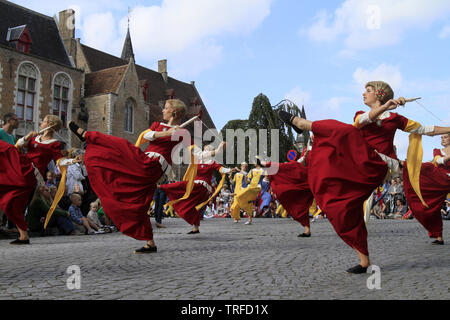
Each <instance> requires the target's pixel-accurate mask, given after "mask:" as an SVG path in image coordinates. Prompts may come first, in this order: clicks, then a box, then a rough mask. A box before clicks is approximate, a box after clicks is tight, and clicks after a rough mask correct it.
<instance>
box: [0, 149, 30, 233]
mask: <svg viewBox="0 0 450 320" xmlns="http://www.w3.org/2000/svg"><path fill="white" fill-rule="evenodd" d="M36 182H37V181H36V177H35V175H34V168H33V166H32V165H31V162H30V161H29V160H28V159H27V158H26V156H25V155H24V154H22V153H20V152H19V150H17V148H16V147H15V146H13V145H11V144H9V143H6V142H4V141H2V140H0V209H2V211H3V212H4V213H5V214H6V216H7V217H8V218H9V219H10V220H11V221H12V222H13V223H14V224H15V225H16V226H17V227H19V228H20V229H21V230H27V229H28V224H27V223H26V221H25V216H24V211H25V208H26V206H27V203H28V199H29V198H30V196H31V193H32V192H33V190H34V187H35V185H36Z"/></svg>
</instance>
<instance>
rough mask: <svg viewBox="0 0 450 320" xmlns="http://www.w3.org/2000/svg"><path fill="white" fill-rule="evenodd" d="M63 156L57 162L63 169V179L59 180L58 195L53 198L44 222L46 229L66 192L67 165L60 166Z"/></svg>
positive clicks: (60, 168) (61, 169)
mask: <svg viewBox="0 0 450 320" xmlns="http://www.w3.org/2000/svg"><path fill="white" fill-rule="evenodd" d="M62 159H63V158H61V159H59V160H58V161H57V162H56V164H57V165H58V167H59V170H60V171H61V181H60V182H59V186H58V190H57V191H56V195H55V199H53V203H52V205H51V207H50V209H49V210H48V212H47V217H46V218H45V223H44V229H46V228H47V225H48V223H49V221H50V218H51V217H52V215H53V212H54V211H55V208H56V206H57V205H58V203H59V201H60V200H61V198H62V197H63V196H64V192H65V191H66V175H67V166H60V165H59V162H60V161H61V160H62Z"/></svg>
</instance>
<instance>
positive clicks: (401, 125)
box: [393, 113, 409, 131]
mask: <svg viewBox="0 0 450 320" xmlns="http://www.w3.org/2000/svg"><path fill="white" fill-rule="evenodd" d="M393 114H394V115H395V121H396V122H397V128H398V129H400V130H402V131H403V130H405V128H406V126H407V125H408V121H409V119H408V118H405V117H404V116H401V115H399V114H398V113H393Z"/></svg>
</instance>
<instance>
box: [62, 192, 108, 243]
mask: <svg viewBox="0 0 450 320" xmlns="http://www.w3.org/2000/svg"><path fill="white" fill-rule="evenodd" d="M70 200H71V202H72V205H71V206H70V207H69V213H70V219H71V220H72V221H73V222H74V223H76V224H77V225H82V226H83V227H85V228H86V230H87V234H96V233H104V231H103V230H101V229H100V227H99V226H98V225H97V224H95V223H94V222H93V221H92V220H91V219H89V218H86V217H84V216H83V214H82V213H81V210H80V205H81V201H82V198H81V195H79V194H77V193H72V194H71V195H70Z"/></svg>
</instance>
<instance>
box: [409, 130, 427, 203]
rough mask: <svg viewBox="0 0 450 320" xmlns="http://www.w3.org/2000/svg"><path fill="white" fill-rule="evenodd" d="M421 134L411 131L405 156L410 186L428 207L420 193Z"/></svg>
mask: <svg viewBox="0 0 450 320" xmlns="http://www.w3.org/2000/svg"><path fill="white" fill-rule="evenodd" d="M422 158H423V149H422V136H421V135H419V134H416V133H411V134H410V135H409V146H408V153H407V156H406V166H407V168H408V175H409V181H410V182H411V186H412V187H413V189H414V191H415V192H416V194H417V196H418V197H419V199H420V201H421V202H422V204H423V205H424V206H425V207H427V208H428V205H427V204H426V203H425V201H424V200H423V198H422V193H421V192H420V182H419V178H420V169H421V168H422Z"/></svg>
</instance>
